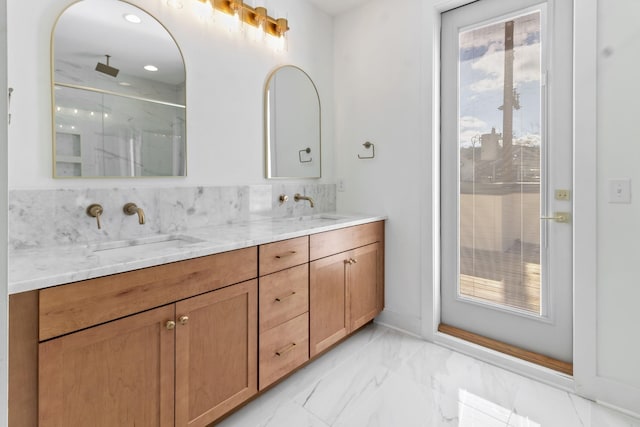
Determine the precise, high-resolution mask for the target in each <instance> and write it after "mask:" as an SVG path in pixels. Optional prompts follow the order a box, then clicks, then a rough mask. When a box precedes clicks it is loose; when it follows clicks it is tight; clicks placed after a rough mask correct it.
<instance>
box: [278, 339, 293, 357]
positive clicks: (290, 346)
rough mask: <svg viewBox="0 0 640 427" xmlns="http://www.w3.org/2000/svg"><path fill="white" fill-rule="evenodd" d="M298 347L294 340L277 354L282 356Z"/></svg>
mask: <svg viewBox="0 0 640 427" xmlns="http://www.w3.org/2000/svg"><path fill="white" fill-rule="evenodd" d="M295 347H296V343H294V342H292V343H291V344H289V345H288V346H286V347H285V348H283V349H282V350H278V351H276V356H282V355H283V354H285V353H289V352H290V351H291V350H293V349H294V348H295Z"/></svg>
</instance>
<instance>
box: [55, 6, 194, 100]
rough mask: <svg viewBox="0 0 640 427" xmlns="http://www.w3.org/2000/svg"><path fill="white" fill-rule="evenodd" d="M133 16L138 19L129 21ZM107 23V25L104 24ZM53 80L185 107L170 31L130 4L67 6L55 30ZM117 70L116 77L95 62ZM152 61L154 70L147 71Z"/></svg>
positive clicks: (178, 58)
mask: <svg viewBox="0 0 640 427" xmlns="http://www.w3.org/2000/svg"><path fill="white" fill-rule="evenodd" d="M128 14H133V15H136V16H138V17H139V18H140V19H141V22H140V23H137V24H136V23H131V22H129V21H127V20H126V19H125V16H126V15H128ZM105 22H109V25H104V23H105ZM54 46H55V52H54V56H55V64H54V66H55V81H56V82H57V83H68V84H73V85H79V86H87V87H93V88H98V89H103V90H108V91H113V92H119V93H125V94H129V95H133V96H139V97H143V98H148V99H155V100H159V101H164V102H170V103H175V104H180V105H184V103H185V102H184V93H178V92H176V91H175V90H174V89H175V88H176V87H184V83H185V70H184V63H183V61H182V55H181V53H180V51H179V49H178V47H177V45H176V43H175V41H174V40H173V39H172V38H171V36H170V35H169V33H168V32H167V31H166V30H165V29H164V28H163V27H162V25H161V24H160V23H158V21H156V20H155V19H153V18H152V17H151V16H150V15H147V14H143V13H140V9H138V8H137V7H134V6H132V5H130V4H128V3H125V2H120V1H113V0H83V1H80V2H78V3H74V4H73V5H71V6H70V7H69V8H68V9H67V10H66V11H65V12H64V13H63V14H62V15H61V16H60V19H59V20H58V23H57V25H56V31H55V40H54ZM105 55H110V59H109V65H110V66H111V67H114V68H116V69H118V70H119V72H118V75H117V77H115V78H114V77H112V76H109V75H107V74H103V73H100V72H97V71H96V70H95V68H96V65H97V64H98V62H101V63H103V64H104V63H106V56H105ZM147 65H154V66H155V67H157V68H158V70H157V71H155V72H152V71H147V70H145V68H144V67H145V66H147Z"/></svg>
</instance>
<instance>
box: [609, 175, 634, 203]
mask: <svg viewBox="0 0 640 427" xmlns="http://www.w3.org/2000/svg"><path fill="white" fill-rule="evenodd" d="M609 203H631V178H626V179H611V180H609Z"/></svg>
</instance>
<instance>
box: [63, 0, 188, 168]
mask: <svg viewBox="0 0 640 427" xmlns="http://www.w3.org/2000/svg"><path fill="white" fill-rule="evenodd" d="M51 58H52V59H51V62H52V76H53V85H52V86H53V116H54V120H53V123H54V124H53V126H54V130H53V134H54V144H53V145H54V150H53V155H54V161H53V175H54V177H56V178H61V177H139V176H184V175H186V100H185V98H186V94H185V66H184V61H183V58H182V54H181V52H180V49H179V48H178V46H177V44H176V42H175V40H174V39H173V37H172V36H171V35H170V34H169V32H168V31H167V30H166V29H165V28H164V26H162V24H160V23H159V22H158V21H157V20H156V19H155V18H154V17H152V16H151V15H149V14H148V13H146V12H145V11H143V10H141V9H139V8H137V7H135V6H133V5H131V4H129V3H126V2H123V1H118V0H82V1H79V2H77V3H74V4H72V5H71V6H70V7H68V8H67V9H66V10H65V11H64V12H63V13H62V15H61V16H60V17H59V18H58V22H57V24H56V26H55V28H54V31H53V35H52V52H51Z"/></svg>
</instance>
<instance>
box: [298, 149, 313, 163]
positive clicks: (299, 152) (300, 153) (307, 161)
mask: <svg viewBox="0 0 640 427" xmlns="http://www.w3.org/2000/svg"><path fill="white" fill-rule="evenodd" d="M302 153H307V154H309V153H311V148H309V147H307V148H305V149H302V150H300V151H298V159H299V160H300V163H311V162H312V161H313V157H309V160H302Z"/></svg>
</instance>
